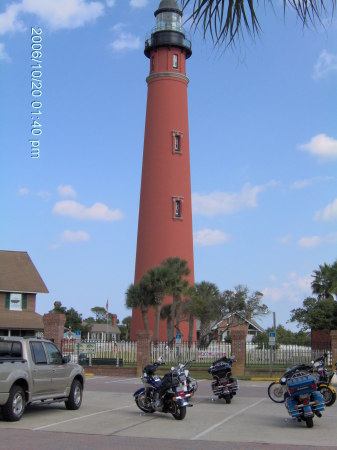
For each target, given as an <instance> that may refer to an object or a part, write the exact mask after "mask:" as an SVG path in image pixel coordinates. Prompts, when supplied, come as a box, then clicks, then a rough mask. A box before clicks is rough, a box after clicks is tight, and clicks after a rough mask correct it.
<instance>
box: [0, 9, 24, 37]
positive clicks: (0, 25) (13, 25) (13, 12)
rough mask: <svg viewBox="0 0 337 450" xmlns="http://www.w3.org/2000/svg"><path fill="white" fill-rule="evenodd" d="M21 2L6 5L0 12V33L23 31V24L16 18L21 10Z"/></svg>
mask: <svg viewBox="0 0 337 450" xmlns="http://www.w3.org/2000/svg"><path fill="white" fill-rule="evenodd" d="M21 6H22V3H13V4H10V5H8V6H7V8H6V10H5V12H3V13H1V14H0V35H1V34H6V33H9V32H11V33H14V32H16V31H24V30H25V29H26V28H25V26H24V24H23V23H22V22H21V21H20V20H18V14H19V13H20V11H21Z"/></svg>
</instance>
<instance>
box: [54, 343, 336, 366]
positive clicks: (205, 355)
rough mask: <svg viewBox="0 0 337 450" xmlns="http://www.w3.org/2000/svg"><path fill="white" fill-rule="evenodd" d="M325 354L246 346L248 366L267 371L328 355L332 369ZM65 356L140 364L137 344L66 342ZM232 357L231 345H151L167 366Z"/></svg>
mask: <svg viewBox="0 0 337 450" xmlns="http://www.w3.org/2000/svg"><path fill="white" fill-rule="evenodd" d="M325 347H326V350H314V349H312V348H311V347H310V346H299V345H284V344H280V345H276V346H275V347H272V348H271V347H269V346H266V345H263V344H262V345H257V344H253V343H248V342H247V343H246V366H247V367H256V366H257V367H259V366H261V367H264V366H269V365H270V364H273V365H274V366H280V367H290V366H293V365H295V364H301V363H307V364H309V363H310V362H311V361H312V360H314V359H315V358H317V357H318V356H321V355H322V354H323V353H324V352H326V353H327V354H328V359H327V365H331V363H332V362H331V351H330V346H329V345H326V346H325ZM62 354H63V355H64V356H65V355H69V356H70V357H71V360H72V361H73V362H80V363H83V364H87V365H94V364H111V365H119V366H121V365H124V366H125V365H135V364H136V363H137V342H132V341H130V342H115V341H93V340H82V341H76V340H72V339H64V340H63V342H62ZM224 355H226V356H231V355H232V348H231V344H230V343H224V342H212V343H211V344H210V345H208V346H207V347H199V346H197V344H196V343H192V345H189V344H188V343H187V342H182V343H181V344H180V345H175V346H170V345H168V343H167V342H160V343H158V344H157V345H154V343H152V344H151V360H152V361H156V360H157V359H158V358H159V357H160V356H162V358H163V360H164V361H165V362H166V363H167V364H173V363H178V362H186V361H188V360H190V359H192V360H194V365H199V366H207V365H208V366H209V365H210V364H211V363H212V362H213V361H215V360H216V359H219V358H221V357H222V356H224Z"/></svg>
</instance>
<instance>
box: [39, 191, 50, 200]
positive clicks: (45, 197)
mask: <svg viewBox="0 0 337 450" xmlns="http://www.w3.org/2000/svg"><path fill="white" fill-rule="evenodd" d="M37 195H38V196H39V197H41V198H43V200H49V199H50V197H51V196H52V194H51V192H49V191H39V192H38V193H37Z"/></svg>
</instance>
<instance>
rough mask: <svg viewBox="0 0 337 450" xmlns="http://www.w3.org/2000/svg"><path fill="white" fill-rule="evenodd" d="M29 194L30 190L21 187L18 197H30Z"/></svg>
mask: <svg viewBox="0 0 337 450" xmlns="http://www.w3.org/2000/svg"><path fill="white" fill-rule="evenodd" d="M28 193H29V189H28V188H26V187H20V188H19V190H18V195H20V197H23V196H24V195H28Z"/></svg>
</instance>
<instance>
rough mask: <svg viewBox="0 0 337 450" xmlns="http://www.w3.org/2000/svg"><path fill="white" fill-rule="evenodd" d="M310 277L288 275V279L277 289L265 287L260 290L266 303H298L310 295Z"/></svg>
mask: <svg viewBox="0 0 337 450" xmlns="http://www.w3.org/2000/svg"><path fill="white" fill-rule="evenodd" d="M311 281H312V279H311V276H310V275H305V276H298V275H296V274H295V273H293V272H292V273H290V274H289V278H288V279H286V280H285V281H284V282H282V283H281V284H280V285H279V286H278V287H265V288H264V289H263V290H262V293H263V299H264V301H265V302H266V303H268V302H272V303H281V302H282V303H292V304H294V303H298V302H302V301H303V299H304V298H305V297H307V296H308V295H310V293H311Z"/></svg>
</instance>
